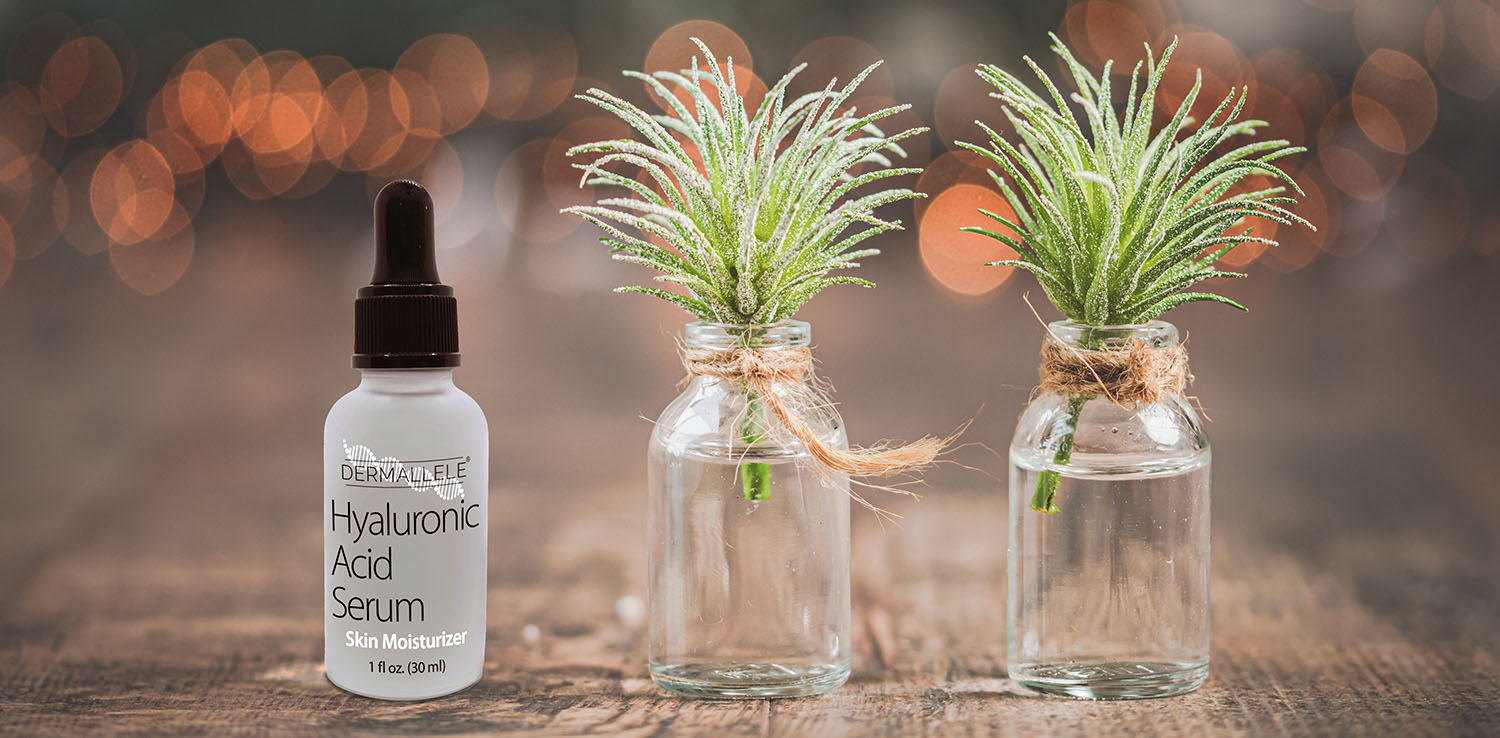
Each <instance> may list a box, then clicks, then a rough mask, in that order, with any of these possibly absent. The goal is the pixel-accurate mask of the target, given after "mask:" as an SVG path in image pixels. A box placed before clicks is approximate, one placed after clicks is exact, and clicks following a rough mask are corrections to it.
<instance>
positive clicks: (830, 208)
mask: <svg viewBox="0 0 1500 738" xmlns="http://www.w3.org/2000/svg"><path fill="white" fill-rule="evenodd" d="M693 43H694V44H696V45H697V47H698V50H699V51H700V52H701V53H702V55H703V59H704V61H705V62H706V64H707V66H708V68H707V69H706V70H705V69H699V67H698V58H697V57H696V56H695V57H694V58H693V61H692V64H691V67H690V68H689V69H685V70H683V71H682V72H680V73H679V72H656V73H653V74H645V73H641V72H633V71H626V72H625V73H624V74H625V76H627V77H631V78H634V79H638V80H640V81H641V82H643V83H644V84H645V85H646V87H647V89H648V90H649V91H650V92H653V93H655V95H656V96H657V97H658V98H660V99H661V100H663V101H665V103H666V108H667V112H666V114H662V115H653V114H649V113H647V112H645V111H644V110H641V109H640V108H639V107H636V106H635V105H633V104H631V103H629V102H626V101H625V100H622V99H620V98H618V97H616V96H614V95H611V94H610V93H608V92H605V91H603V90H600V89H597V88H595V89H590V90H588V91H587V92H586V93H584V94H583V95H580V96H579V97H580V99H583V100H587V101H588V102H591V103H593V104H595V105H598V106H599V107H601V108H603V109H604V110H606V111H608V112H609V113H611V114H613V115H615V116H617V117H619V118H620V119H621V120H623V121H624V122H626V123H627V124H629V125H630V126H631V128H633V129H634V130H635V131H636V132H637V133H638V134H639V135H640V136H641V137H642V138H643V139H644V141H636V140H629V139H619V140H611V141H599V142H596V143H589V144H583V145H581V146H575V147H573V148H572V149H570V150H569V151H568V154H569V156H578V155H586V154H597V155H598V156H597V157H596V158H594V159H593V160H592V161H585V162H581V163H575V164H574V166H575V167H577V168H579V169H581V170H582V171H583V181H584V183H586V184H590V185H604V186H612V187H621V188H624V189H625V190H628V192H629V194H628V196H625V197H612V198H607V199H602V200H600V201H599V202H598V203H597V204H595V205H582V206H577V207H571V208H566V209H565V210H564V212H568V213H573V214H575V215H578V216H580V217H582V218H584V219H586V220H588V221H589V222H591V223H593V224H595V225H597V226H599V227H600V228H601V229H603V230H604V232H605V234H606V235H605V237H604V238H602V239H600V240H601V241H603V242H604V243H605V244H606V245H608V246H609V249H610V253H612V254H613V255H614V258H615V259H619V260H621V261H626V262H630V263H633V264H639V265H641V266H645V267H649V268H652V269H656V270H658V271H660V272H661V274H660V275H659V276H657V277H656V281H658V282H663V283H667V284H675V285H678V286H680V287H681V288H682V290H683V291H684V292H685V294H684V293H679V292H672V291H668V290H665V289H660V288H657V287H648V286H642V285H632V286H627V287H620V288H618V289H616V291H617V292H641V293H645V294H648V295H654V296H656V297H659V298H661V299H663V300H666V301H667V302H670V303H672V304H673V305H676V306H678V307H681V308H682V309H684V310H686V311H688V312H689V313H692V314H693V315H695V316H697V317H699V318H701V319H703V320H706V321H711V322H716V323H723V324H728V325H731V326H735V327H736V328H737V333H738V335H739V337H740V340H741V341H742V345H743V346H745V347H754V346H756V345H758V341H759V339H760V337H761V335H762V334H763V333H764V328H765V326H767V325H770V324H772V323H775V322H777V321H779V320H783V319H786V318H789V317H791V316H792V314H793V313H795V312H796V311H797V309H798V308H800V307H801V306H802V305H803V304H805V303H806V302H807V301H808V300H810V299H812V297H813V295H816V294H817V293H818V292H820V291H822V290H824V289H826V288H828V287H831V286H833V285H838V284H857V285H862V286H865V287H873V286H874V284H873V283H871V282H869V281H868V280H864V279H859V278H856V277H851V276H848V275H832V274H830V272H834V271H836V270H842V269H852V268H854V267H857V266H859V261H858V260H859V259H862V258H864V257H866V256H873V255H875V254H877V253H879V250H877V249H874V248H861V247H860V244H862V242H864V241H865V240H866V239H868V238H870V237H872V236H876V235H879V234H881V233H884V232H886V231H890V230H895V229H899V228H900V227H901V223H900V221H898V220H886V219H883V218H880V217H877V216H876V215H875V214H874V212H875V210H876V209H877V208H879V207H881V206H883V205H887V204H889V203H893V202H896V201H899V200H903V199H907V198H912V197H918V196H919V195H918V194H917V193H915V192H913V191H911V190H910V189H906V188H885V189H879V188H875V189H873V190H871V189H866V186H867V185H872V184H875V183H879V182H880V181H881V180H884V179H887V178H889V177H896V176H901V175H906V174H915V173H918V172H920V171H921V170H920V169H916V168H901V167H894V166H892V162H891V160H890V158H889V157H888V156H887V154H888V153H889V154H896V155H899V156H905V152H904V151H903V150H902V149H901V147H900V146H899V144H898V142H899V141H901V140H903V139H906V138H910V137H912V136H916V135H919V134H921V133H923V132H925V131H926V130H927V129H925V128H911V129H906V130H903V131H900V132H896V133H892V134H886V133H884V132H882V131H881V129H880V128H879V127H878V126H877V125H876V124H877V122H878V121H880V120H882V119H884V118H888V117H890V116H892V115H895V114H897V113H900V112H902V111H904V110H906V109H908V108H909V107H910V106H909V105H897V106H893V107H889V108H884V109H881V110H876V111H872V112H869V113H861V112H859V111H857V110H855V109H854V108H853V107H849V106H847V103H848V101H849V99H850V96H851V95H852V94H853V93H854V91H855V89H856V88H858V87H859V84H860V82H862V81H863V80H864V79H865V77H867V76H868V75H869V74H870V72H871V71H873V70H874V69H875V68H876V66H878V65H879V62H877V63H876V64H872V65H871V66H870V67H869V68H867V69H865V70H864V71H863V72H861V73H860V74H859V75H858V76H856V77H855V78H854V79H853V80H850V81H849V83H848V84H846V85H845V86H844V87H842V88H838V87H836V84H837V81H836V80H830V81H829V82H828V84H827V86H825V87H824V88H823V89H822V90H820V91H817V92H811V93H808V94H805V95H801V96H798V97H796V98H795V99H793V100H790V101H788V100H787V99H786V96H787V87H788V85H790V84H791V82H792V79H793V78H795V77H796V75H797V74H798V73H799V72H801V71H802V70H803V69H804V68H805V67H806V65H805V64H804V65H800V66H798V67H796V68H795V69H793V70H792V71H791V72H789V73H787V75H786V76H784V77H782V78H781V80H780V81H778V82H777V83H776V85H775V86H774V87H772V88H771V89H770V90H769V91H768V92H767V94H766V96H765V98H764V100H762V102H761V103H760V105H759V106H758V107H756V109H755V110H754V111H753V113H752V111H750V110H748V109H747V108H746V106H745V101H744V99H743V98H742V97H741V96H740V95H739V93H738V92H737V91H736V90H737V88H736V87H735V77H734V66H733V62H732V60H729V61H728V63H726V64H725V65H724V66H723V67H722V68H721V67H720V66H719V64H718V62H717V60H716V59H715V57H714V55H713V53H712V52H710V51H709V48H708V47H707V46H706V45H704V43H703V42H702V41H699V40H698V39H696V38H695V39H693ZM674 88H675V89H674ZM679 94H682V95H683V96H684V97H686V99H687V102H684V101H683V100H682V99H680V98H679ZM694 154H696V158H695V156H694ZM612 164H624V165H628V166H633V167H636V168H638V169H639V170H640V174H639V175H638V177H637V178H634V179H633V178H630V177H626V176H624V175H621V174H618V173H615V172H612V171H610V170H609V169H607V168H606V167H608V166H609V165H612ZM856 167H868V169H867V170H866V171H864V172H863V173H861V174H855V173H854V172H853V171H852V170H854V169H855V168H856ZM857 226H862V227H857ZM622 227H623V228H631V229H634V230H636V231H638V232H639V233H640V234H641V236H639V237H638V236H634V235H631V234H629V233H626V232H625V231H624V230H622ZM851 228H853V230H852V231H851ZM651 237H655V238H657V239H660V241H661V242H662V243H665V244H666V247H662V246H659V245H657V244H656V243H653V242H652V241H651V240H649V239H650V238H651ZM746 403H747V405H746V413H745V417H744V419H743V420H742V421H741V423H740V426H739V429H738V432H739V434H740V436H741V440H743V441H744V442H745V443H747V444H754V443H757V442H759V441H761V440H762V439H763V436H764V434H765V422H766V421H765V418H764V416H765V410H764V406H763V402H762V401H761V400H760V399H759V398H758V397H757V396H755V394H754V393H753V392H749V391H747V397H746ZM740 468H741V472H740V480H741V484H742V486H743V492H744V496H745V498H746V499H752V500H760V499H766V498H767V497H768V496H769V493H770V490H769V483H770V467H769V465H767V464H765V463H763V462H750V463H747V464H742V465H741V467H740Z"/></svg>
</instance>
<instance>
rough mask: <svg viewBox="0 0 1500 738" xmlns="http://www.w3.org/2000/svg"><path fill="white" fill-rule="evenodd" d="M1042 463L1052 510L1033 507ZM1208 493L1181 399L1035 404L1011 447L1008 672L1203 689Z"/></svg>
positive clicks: (1154, 333)
mask: <svg viewBox="0 0 1500 738" xmlns="http://www.w3.org/2000/svg"><path fill="white" fill-rule="evenodd" d="M1048 327H1049V328H1050V329H1051V333H1052V334H1053V335H1052V336H1049V337H1048V339H1047V340H1049V341H1053V342H1057V343H1061V344H1063V345H1066V346H1071V347H1074V348H1078V349H1100V348H1124V347H1128V346H1129V345H1130V344H1131V343H1132V342H1136V341H1144V342H1146V343H1147V344H1148V345H1150V346H1153V347H1161V346H1168V345H1172V344H1176V343H1177V340H1178V338H1177V329H1176V328H1175V327H1173V326H1172V325H1171V324H1168V323H1164V322H1161V321H1152V322H1151V323H1148V324H1145V325H1134V326H1119V327H1104V328H1099V327H1089V326H1083V325H1079V324H1075V323H1072V322H1071V321H1058V322H1055V323H1053V324H1051V325H1050V326H1048ZM1069 444H1071V458H1069V457H1068V454H1067V450H1068V446H1069ZM1060 449H1061V450H1062V453H1061V454H1059V450H1060ZM1061 462H1066V463H1061ZM1049 472H1050V473H1055V474H1056V475H1058V477H1056V478H1055V479H1056V493H1055V498H1053V502H1054V504H1055V506H1056V508H1057V512H1055V513H1044V512H1037V511H1035V510H1033V509H1032V503H1033V501H1034V499H1035V498H1034V496H1035V495H1038V484H1039V482H1040V480H1039V477H1042V476H1044V475H1047V474H1048V473H1049ZM1208 502H1209V449H1208V438H1207V436H1205V435H1204V433H1203V427H1202V423H1201V422H1200V421H1199V419H1198V414H1197V413H1196V412H1194V411H1193V408H1192V407H1191V406H1190V405H1189V404H1188V403H1187V401H1186V400H1184V399H1183V398H1182V397H1180V396H1178V395H1175V394H1168V395H1167V396H1165V397H1164V398H1163V399H1162V401H1161V402H1158V403H1155V404H1142V405H1140V406H1138V407H1130V406H1122V405H1118V404H1115V403H1114V402H1112V401H1110V400H1109V399H1108V398H1106V397H1103V396H1094V397H1088V398H1083V397H1072V398H1070V397H1067V396H1062V395H1056V394H1049V395H1042V396H1040V397H1037V398H1036V399H1035V400H1033V401H1032V403H1031V404H1030V405H1029V406H1028V407H1027V408H1026V411H1025V412H1024V413H1023V414H1022V415H1021V420H1020V423H1019V425H1018V426H1017V427H1016V435H1015V438H1014V439H1012V441H1011V446H1010V546H1009V552H1010V556H1009V562H1008V575H1009V576H1008V578H1009V585H1010V587H1009V603H1008V604H1009V613H1008V622H1007V629H1006V630H1007V632H1006V650H1007V658H1006V661H1007V663H1008V666H1009V670H1010V675H1011V678H1012V679H1014V680H1016V681H1017V682H1018V683H1020V684H1022V685H1024V686H1027V687H1030V688H1033V689H1037V690H1041V691H1044V692H1050V693H1056V694H1065V695H1071V696H1074V697H1089V698H1096V699H1133V698H1143V697H1162V696H1167V695H1174V694H1182V693H1184V692H1189V691H1192V690H1194V689H1197V688H1198V687H1199V686H1200V685H1202V684H1203V682H1204V681H1205V680H1206V679H1207V678H1208V657H1209V647H1208V619H1209V606H1208V559H1209V509H1208Z"/></svg>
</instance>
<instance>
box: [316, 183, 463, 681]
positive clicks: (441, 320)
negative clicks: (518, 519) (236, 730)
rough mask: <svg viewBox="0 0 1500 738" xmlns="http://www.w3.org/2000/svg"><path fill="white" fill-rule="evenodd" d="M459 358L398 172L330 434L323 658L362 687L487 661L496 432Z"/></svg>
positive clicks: (445, 295) (381, 216) (453, 324)
mask: <svg viewBox="0 0 1500 738" xmlns="http://www.w3.org/2000/svg"><path fill="white" fill-rule="evenodd" d="M458 356H459V355H458V305H457V301H456V300H455V299H454V297H453V288H452V287H449V286H447V285H444V284H442V283H440V282H439V281H438V273H437V257H436V254H435V253H434V241H433V216H432V198H431V197H429V196H428V194H427V191H426V190H424V189H422V187H421V185H418V184H416V183H415V182H407V181H395V182H392V183H390V184H388V185H386V187H385V189H383V190H381V191H380V195H379V196H378V197H376V199H375V276H374V277H373V278H372V279H371V280H370V284H369V285H368V286H366V287H362V288H360V290H359V293H358V296H357V297H356V299H355V301H354V362H353V363H354V367H355V368H356V369H358V370H360V374H361V378H360V383H359V386H358V387H356V388H355V389H354V391H352V392H350V393H349V394H347V395H344V396H343V397H342V398H341V399H339V401H338V402H337V403H335V404H334V406H333V409H332V410H330V411H329V412H328V421H327V424H326V425H325V427H324V433H323V467H324V471H323V475H324V476H323V584H324V592H323V601H324V611H323V631H324V633H323V635H324V662H325V664H326V665H327V669H328V679H329V681H332V682H333V683H334V684H335V685H337V686H339V687H340V688H342V689H345V690H347V691H349V692H353V693H355V694H360V695H364V696H366V697H375V698H378V699H385V700H420V699H428V698H432V697H439V696H442V695H445V694H450V693H453V692H457V691H459V690H461V689H464V688H465V687H468V686H470V685H472V684H474V683H475V682H477V681H478V680H479V677H480V674H481V672H482V670H483V668H484V630H485V588H486V573H485V569H486V565H487V561H488V559H487V556H488V553H487V544H488V530H489V524H488V515H489V504H488V497H489V486H488V485H489V477H488V471H489V427H488V425H487V424H486V423H485V419H484V413H483V412H481V411H480V409H479V405H478V404H477V403H475V402H474V400H473V399H472V398H470V397H469V396H468V395H466V394H464V393H463V392H462V391H461V390H459V389H458V388H457V387H456V386H454V384H453V370H454V368H455V367H457V366H458Z"/></svg>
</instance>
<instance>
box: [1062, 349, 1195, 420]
mask: <svg viewBox="0 0 1500 738" xmlns="http://www.w3.org/2000/svg"><path fill="white" fill-rule="evenodd" d="M1040 373H1041V383H1040V384H1039V385H1038V386H1037V392H1038V393H1040V394H1060V395H1068V396H1070V397H1071V396H1079V395H1103V396H1105V397H1108V398H1109V399H1110V401H1111V402H1114V403H1115V404H1118V405H1127V406H1139V405H1149V404H1154V403H1157V402H1160V401H1161V400H1162V398H1163V397H1164V396H1165V395H1167V394H1169V393H1170V394H1176V395H1181V394H1182V393H1183V391H1184V390H1186V389H1187V384H1188V380H1189V379H1191V375H1190V374H1189V373H1188V355H1187V349H1186V348H1185V347H1184V346H1183V345H1182V344H1180V343H1171V344H1168V345H1166V346H1156V347H1153V346H1150V345H1148V344H1147V343H1145V342H1144V341H1132V342H1131V343H1130V345H1129V346H1122V347H1119V348H1105V349H1082V348H1075V347H1073V346H1065V345H1062V344H1061V343H1058V342H1056V341H1046V342H1043V344H1042V365H1041V370H1040Z"/></svg>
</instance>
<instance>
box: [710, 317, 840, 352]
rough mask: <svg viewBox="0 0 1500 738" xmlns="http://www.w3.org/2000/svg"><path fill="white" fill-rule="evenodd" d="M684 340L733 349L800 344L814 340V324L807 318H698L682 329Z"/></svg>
mask: <svg viewBox="0 0 1500 738" xmlns="http://www.w3.org/2000/svg"><path fill="white" fill-rule="evenodd" d="M682 334H683V342H684V343H686V344H687V345H688V346H689V347H691V348H701V349H713V350H717V351H730V350H733V349H737V348H746V347H751V348H758V349H776V348H799V347H804V346H808V345H810V344H811V343H812V326H811V325H809V324H808V323H807V322H806V321H802V320H792V319H790V318H788V319H786V320H780V321H777V322H775V323H768V324H764V325H760V324H747V325H740V324H733V323H714V322H711V321H707V320H695V321H693V322H691V323H688V324H687V325H686V326H685V327H684V328H683V331H682Z"/></svg>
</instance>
